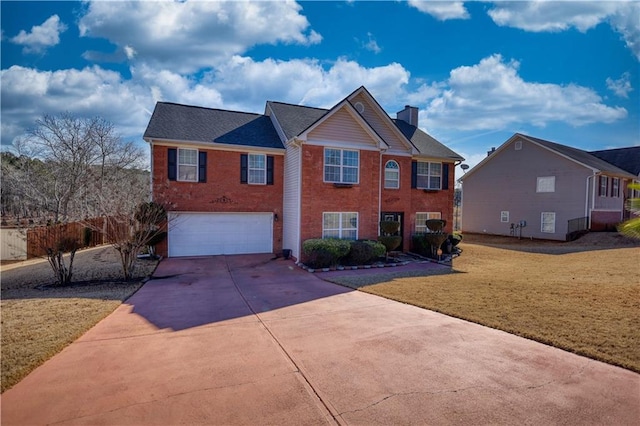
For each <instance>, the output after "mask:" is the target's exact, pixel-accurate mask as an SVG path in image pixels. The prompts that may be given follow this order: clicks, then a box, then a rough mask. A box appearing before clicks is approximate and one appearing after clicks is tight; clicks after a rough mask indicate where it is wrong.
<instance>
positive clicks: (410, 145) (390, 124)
mask: <svg viewBox="0 0 640 426" xmlns="http://www.w3.org/2000/svg"><path fill="white" fill-rule="evenodd" d="M360 93H363V94H364V95H365V96H366V97H368V98H369V99H370V101H371V102H370V103H371V104H373V105H374V107H375V108H374V109H375V111H376V114H378V116H379V117H381V118H382V120H383V121H384V122H385V123H386V124H387V127H389V128H391V131H392V132H394V133H395V134H396V136H398V137H399V139H400V140H401V141H403V142H404V144H405V145H406V146H407V148H408V149H410V150H411V154H412V155H416V154H419V153H420V151H418V149H417V148H416V147H415V145H414V144H413V143H411V141H410V140H409V139H407V137H406V136H405V135H404V134H403V133H402V132H401V131H400V129H398V126H396V125H395V124H394V123H393V121H392V120H391V117H389V114H387V112H386V111H385V110H384V109H382V107H381V106H380V104H379V103H378V101H377V100H376V99H375V98H374V97H373V95H371V93H369V91H368V90H367V89H366V88H364V86H363V87H360V88H359V89H358V90H356V91H355V92H353V93H352V94H351V95H349V97H348V100H349V105H351V99H353V98H355V97H356V96H358V95H359V94H360ZM358 115H360V114H359V113H358Z"/></svg>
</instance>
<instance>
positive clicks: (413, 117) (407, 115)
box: [396, 105, 418, 127]
mask: <svg viewBox="0 0 640 426" xmlns="http://www.w3.org/2000/svg"><path fill="white" fill-rule="evenodd" d="M396 118H397V119H398V120H402V121H405V122H407V123H409V124H411V125H413V126H416V127H418V108H417V107H412V106H410V105H405V106H404V109H403V110H402V111H398V112H397V113H396Z"/></svg>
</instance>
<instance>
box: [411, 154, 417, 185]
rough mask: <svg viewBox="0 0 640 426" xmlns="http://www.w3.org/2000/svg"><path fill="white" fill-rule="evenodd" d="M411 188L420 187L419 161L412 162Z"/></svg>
mask: <svg viewBox="0 0 640 426" xmlns="http://www.w3.org/2000/svg"><path fill="white" fill-rule="evenodd" d="M411 187H412V188H417V187H418V162H417V161H412V162H411Z"/></svg>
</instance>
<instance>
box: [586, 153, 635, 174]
mask: <svg viewBox="0 0 640 426" xmlns="http://www.w3.org/2000/svg"><path fill="white" fill-rule="evenodd" d="M589 154H592V155H595V156H596V157H598V158H600V159H601V160H604V161H606V162H608V163H611V164H613V165H614V166H617V167H619V168H621V169H622V170H626V171H628V172H629V173H631V174H632V175H634V176H640V146H632V147H628V148H617V149H604V150H601V151H591V152H589Z"/></svg>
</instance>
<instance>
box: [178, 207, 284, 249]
mask: <svg viewBox="0 0 640 426" xmlns="http://www.w3.org/2000/svg"><path fill="white" fill-rule="evenodd" d="M168 242H169V256H170V257H176V256H206V255H217V254H245V253H271V252H272V251H273V215H272V214H271V213H177V214H173V216H172V219H171V223H170V225H169V240H168Z"/></svg>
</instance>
